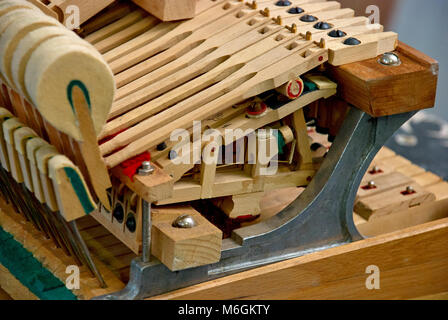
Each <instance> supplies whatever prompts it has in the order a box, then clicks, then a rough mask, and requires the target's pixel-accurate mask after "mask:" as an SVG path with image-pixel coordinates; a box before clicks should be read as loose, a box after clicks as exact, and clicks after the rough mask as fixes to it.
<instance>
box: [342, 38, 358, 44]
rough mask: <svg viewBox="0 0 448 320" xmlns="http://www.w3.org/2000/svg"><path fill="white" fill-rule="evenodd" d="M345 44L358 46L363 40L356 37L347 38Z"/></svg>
mask: <svg viewBox="0 0 448 320" xmlns="http://www.w3.org/2000/svg"><path fill="white" fill-rule="evenodd" d="M344 44H346V45H348V46H357V45H358V44H361V41H359V40H358V39H356V38H347V39H346V40H345V41H344Z"/></svg>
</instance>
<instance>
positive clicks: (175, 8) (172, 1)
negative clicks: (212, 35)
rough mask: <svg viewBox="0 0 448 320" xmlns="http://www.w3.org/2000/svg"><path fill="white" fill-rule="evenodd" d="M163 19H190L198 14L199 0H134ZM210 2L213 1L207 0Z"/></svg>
mask: <svg viewBox="0 0 448 320" xmlns="http://www.w3.org/2000/svg"><path fill="white" fill-rule="evenodd" d="M132 1H133V2H134V3H135V4H137V5H139V6H140V7H142V8H143V9H145V10H146V11H148V12H149V13H151V14H152V15H154V16H156V17H157V18H159V19H160V20H162V21H174V20H182V19H190V18H193V17H194V16H195V15H196V6H197V2H198V1H197V0H183V1H179V0H132ZM207 1H208V2H211V1H209V0H207Z"/></svg>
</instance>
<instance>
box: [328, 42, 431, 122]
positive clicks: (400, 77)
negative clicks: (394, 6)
mask: <svg viewBox="0 0 448 320" xmlns="http://www.w3.org/2000/svg"><path fill="white" fill-rule="evenodd" d="M395 53H396V54H397V55H398V56H399V57H400V59H401V65H399V66H395V67H388V66H383V65H381V64H379V63H378V59H379V57H375V58H373V59H369V60H365V61H361V62H357V63H350V64H347V65H344V66H341V67H329V69H328V70H329V72H330V74H331V76H332V77H333V79H335V80H336V81H337V82H338V84H339V88H338V92H339V94H340V95H341V97H342V98H343V99H344V100H345V101H347V102H349V103H351V104H352V105H354V106H356V107H358V108H360V109H361V110H363V111H365V112H367V113H368V114H370V115H372V116H374V117H380V116H386V115H392V114H398V113H403V112H409V111H414V110H420V109H427V108H432V107H433V106H434V104H435V96H436V88H437V78H438V70H439V65H438V62H437V61H435V60H434V59H432V58H430V57H428V56H426V55H424V54H423V53H421V52H419V51H417V50H415V49H413V48H411V47H409V46H407V45H406V44H404V43H402V42H399V45H398V47H397V49H396V51H395ZM397 93H400V94H397Z"/></svg>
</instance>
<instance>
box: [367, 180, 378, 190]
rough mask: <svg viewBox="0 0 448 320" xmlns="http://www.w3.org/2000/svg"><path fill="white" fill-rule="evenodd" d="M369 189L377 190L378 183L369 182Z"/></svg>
mask: <svg viewBox="0 0 448 320" xmlns="http://www.w3.org/2000/svg"><path fill="white" fill-rule="evenodd" d="M367 187H368V188H369V189H374V188H376V183H375V181H373V180H372V181H369V182H367Z"/></svg>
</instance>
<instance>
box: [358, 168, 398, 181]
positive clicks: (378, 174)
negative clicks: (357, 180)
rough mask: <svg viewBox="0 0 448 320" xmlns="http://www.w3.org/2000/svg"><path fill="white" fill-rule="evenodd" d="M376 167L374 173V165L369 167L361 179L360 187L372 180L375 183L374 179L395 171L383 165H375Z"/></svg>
mask: <svg viewBox="0 0 448 320" xmlns="http://www.w3.org/2000/svg"><path fill="white" fill-rule="evenodd" d="M376 167H377V168H376V169H377V170H378V171H374V168H375V165H372V166H370V167H369V169H368V170H367V172H366V174H365V175H364V177H363V178H362V181H361V185H364V184H367V182H369V181H372V180H373V181H375V179H378V178H379V177H381V176H384V175H387V174H390V173H393V172H395V170H393V169H392V168H391V167H389V166H387V165H386V164H383V163H382V164H381V165H376Z"/></svg>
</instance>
